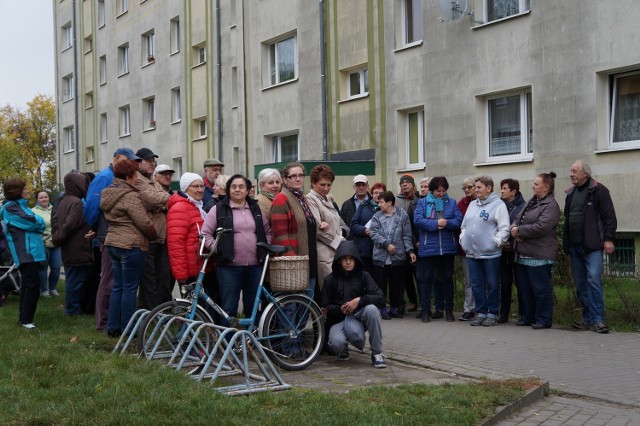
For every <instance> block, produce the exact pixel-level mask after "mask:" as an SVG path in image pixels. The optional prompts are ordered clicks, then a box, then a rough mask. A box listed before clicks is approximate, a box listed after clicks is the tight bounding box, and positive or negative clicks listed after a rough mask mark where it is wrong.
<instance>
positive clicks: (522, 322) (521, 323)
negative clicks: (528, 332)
mask: <svg viewBox="0 0 640 426" xmlns="http://www.w3.org/2000/svg"><path fill="white" fill-rule="evenodd" d="M516 325H517V326H518V327H522V326H525V325H531V323H530V322H526V321H525V320H518V321H516Z"/></svg>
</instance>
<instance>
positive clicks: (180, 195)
mask: <svg viewBox="0 0 640 426" xmlns="http://www.w3.org/2000/svg"><path fill="white" fill-rule="evenodd" d="M182 202H187V203H189V202H190V201H189V199H188V198H187V196H186V195H185V193H184V192H182V191H178V192H174V193H173V195H172V196H171V197H169V201H168V202H167V210H169V209H170V208H171V207H173V206H175V205H176V204H178V203H182Z"/></svg>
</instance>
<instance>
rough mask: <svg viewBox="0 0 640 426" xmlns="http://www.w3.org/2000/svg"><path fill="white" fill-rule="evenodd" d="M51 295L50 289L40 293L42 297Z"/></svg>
mask: <svg viewBox="0 0 640 426" xmlns="http://www.w3.org/2000/svg"><path fill="white" fill-rule="evenodd" d="M50 296H51V295H50V294H49V290H47V291H43V292H42V293H40V297H50Z"/></svg>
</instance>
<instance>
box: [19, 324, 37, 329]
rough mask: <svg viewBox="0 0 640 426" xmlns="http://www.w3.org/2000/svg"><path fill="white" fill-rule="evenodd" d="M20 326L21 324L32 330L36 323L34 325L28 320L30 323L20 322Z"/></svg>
mask: <svg viewBox="0 0 640 426" xmlns="http://www.w3.org/2000/svg"><path fill="white" fill-rule="evenodd" d="M22 326H23V327H24V328H27V329H29V330H33V329H34V328H36V325H35V324H34V323H32V322H30V323H28V324H22Z"/></svg>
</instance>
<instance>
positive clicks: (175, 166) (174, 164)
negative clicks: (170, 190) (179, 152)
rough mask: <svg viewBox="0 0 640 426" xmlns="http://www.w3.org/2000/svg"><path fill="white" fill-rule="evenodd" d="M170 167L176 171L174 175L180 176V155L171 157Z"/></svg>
mask: <svg viewBox="0 0 640 426" xmlns="http://www.w3.org/2000/svg"><path fill="white" fill-rule="evenodd" d="M171 168H172V169H173V170H175V171H176V174H175V175H176V176H182V157H174V158H172V159H171Z"/></svg>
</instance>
